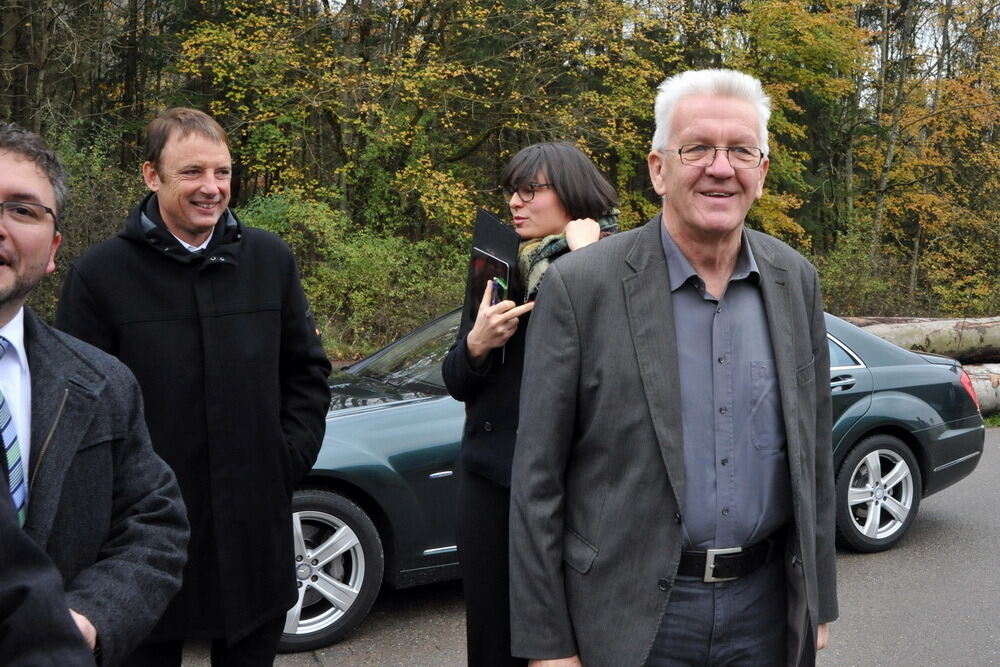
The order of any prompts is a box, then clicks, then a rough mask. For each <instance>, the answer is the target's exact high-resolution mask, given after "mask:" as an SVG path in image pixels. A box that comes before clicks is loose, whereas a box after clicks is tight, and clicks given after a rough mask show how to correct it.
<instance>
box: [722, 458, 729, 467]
mask: <svg viewBox="0 0 1000 667" xmlns="http://www.w3.org/2000/svg"><path fill="white" fill-rule="evenodd" d="M722 465H724V466H726V465H729V459H728V458H726V459H722Z"/></svg>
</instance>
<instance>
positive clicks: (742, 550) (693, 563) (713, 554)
mask: <svg viewBox="0 0 1000 667" xmlns="http://www.w3.org/2000/svg"><path fill="white" fill-rule="evenodd" d="M776 546H777V545H776V543H775V540H774V538H768V539H766V540H761V541H760V542H758V543H757V544H754V545H752V546H749V547H730V548H727V549H708V550H707V551H682V552H681V562H680V565H679V566H678V567H677V574H678V575H679V576H682V577H702V578H703V580H704V581H705V582H707V583H712V582H716V581H732V580H733V579H739V578H740V577H745V576H747V575H748V574H750V573H751V572H754V571H756V570H758V569H760V568H761V567H762V566H763V565H764V564H766V563H768V562H769V561H770V560H771V557H772V556H773V555H774V553H775V552H776V551H777V549H776V548H775V547H776Z"/></svg>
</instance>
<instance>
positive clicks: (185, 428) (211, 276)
mask: <svg viewBox="0 0 1000 667" xmlns="http://www.w3.org/2000/svg"><path fill="white" fill-rule="evenodd" d="M56 326H57V327H59V328H61V329H63V330H65V331H67V332H69V333H71V334H73V335H74V336H77V337H79V338H82V339H83V340H85V341H88V342H90V343H92V344H94V345H96V346H97V347H99V348H101V349H103V350H105V351H107V352H110V353H111V354H113V355H115V356H117V357H118V358H120V359H121V360H122V361H123V362H125V364H126V365H128V366H129V368H131V370H132V372H133V373H134V374H135V376H136V378H137V379H138V381H139V385H140V386H141V388H142V393H143V398H144V400H145V404H146V417H147V422H148V425H149V431H150V435H151V437H152V441H153V446H154V448H155V449H156V451H157V453H159V455H160V456H161V457H163V459H164V460H165V461H166V462H167V463H168V464H170V466H171V467H172V468H173V469H174V471H175V472H176V474H177V479H178V482H179V484H180V487H181V493H182V495H183V497H184V501H185V503H186V505H187V507H188V513H189V518H190V521H191V542H190V545H189V560H188V565H187V567H186V568H185V570H184V584H183V587H182V588H181V591H180V593H178V595H177V597H175V598H174V600H173V602H172V603H171V605H170V607H169V608H168V609H167V612H166V613H165V614H164V616H163V618H162V619H161V621H160V624H159V625H158V626H157V629H156V630H155V631H154V632H153V634H152V635H151V639H163V640H166V639H179V638H199V637H225V638H227V639H229V640H235V639H239V638H241V637H243V636H245V635H246V634H247V633H248V632H250V631H252V630H254V629H255V628H256V627H258V626H259V625H261V624H262V623H263V622H265V621H267V620H269V619H271V618H273V617H275V616H276V615H279V614H281V613H282V612H284V611H285V610H286V609H288V608H289V607H290V606H291V605H292V604H293V603H294V602H295V599H296V595H297V593H296V587H295V574H294V554H293V546H292V526H291V496H292V490H293V486H294V484H295V483H296V482H297V481H298V480H300V479H301V478H302V477H303V476H304V475H305V474H306V473H307V472H308V471H309V469H310V468H311V467H312V464H313V462H314V461H315V459H316V455H317V454H318V452H319V447H320V443H321V441H322V437H323V431H324V428H325V415H326V412H327V408H328V406H329V400H330V394H329V388H328V385H327V379H326V378H327V376H328V375H329V372H330V363H329V361H328V360H327V358H326V355H325V354H324V352H323V348H322V345H321V344H320V341H319V338H318V336H317V334H316V328H315V324H314V322H313V318H312V316H311V315H310V313H309V311H308V308H307V305H306V299H305V295H304V293H303V291H302V286H301V284H300V281H299V274H298V269H297V267H296V265H295V261H294V259H293V257H292V254H291V251H290V250H289V249H288V246H287V245H285V243H284V242H282V241H281V240H280V239H279V238H278V237H276V236H274V235H273V234H270V233H269V232H265V231H262V230H258V229H251V228H246V227H243V226H242V224H241V223H240V222H239V221H238V220H237V218H236V217H235V215H233V214H232V213H231V212H230V211H227V212H226V214H225V215H223V216H222V217H221V218H220V220H219V222H218V224H217V225H216V229H215V231H214V233H213V236H212V240H211V242H210V243H209V246H208V248H207V249H206V250H205V251H204V253H203V254H202V253H190V252H188V251H187V250H186V249H184V248H183V247H182V246H181V245H180V244H179V243H178V242H177V240H176V239H175V238H174V237H173V236H172V235H171V234H170V233H169V232H167V230H166V228H165V227H164V226H163V222H162V220H160V218H159V208H158V205H157V203H156V199H155V195H152V194H151V195H149V196H147V197H146V199H145V200H144V201H143V202H142V203H140V204H139V205H138V206H137V207H136V208H135V209H134V210H133V211H132V213H131V215H130V216H129V218H128V219H127V220H126V222H125V229H124V230H123V231H122V232H121V234H119V236H118V237H116V238H113V239H110V240H108V241H106V242H104V243H101V244H99V245H97V246H95V247H93V248H91V249H90V250H89V251H87V252H86V253H84V255H83V256H82V257H80V258H79V259H78V260H77V261H76V262H75V263H74V265H73V266H72V267H71V269H70V271H69V273H68V275H67V277H66V282H65V284H64V286H63V291H62V296H61V298H60V302H59V306H58V310H57V314H56Z"/></svg>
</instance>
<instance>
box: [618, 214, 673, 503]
mask: <svg viewBox="0 0 1000 667" xmlns="http://www.w3.org/2000/svg"><path fill="white" fill-rule="evenodd" d="M661 224H662V223H661V216H660V215H657V216H656V217H654V218H653V219H652V220H650V221H649V222H648V223H646V225H645V226H644V227H642V228H641V229H640V230H639V233H638V234H636V235H635V240H634V242H633V244H632V247H631V248H630V249H629V251H628V252H627V253H626V255H625V263H626V264H627V265H628V266H629V268H631V269H632V273H631V274H628V275H626V276H625V278H624V279H623V280H622V287H623V289H624V294H625V308H626V311H627V312H628V325H629V329H630V331H631V333H632V344H633V345H634V346H635V351H636V358H637V361H638V364H639V375H640V376H641V379H642V384H643V388H644V390H645V392H644V393H645V395H646V401H647V404H648V407H649V414H650V418H651V419H652V421H653V429H654V431H655V433H656V439H657V441H658V443H659V447H660V455H661V456H662V457H663V464H664V465H665V466H666V468H667V476H668V477H669V479H670V486H671V488H672V489H673V492H674V499H675V500H676V502H677V506H678V507H681V508H682V510H681V511H682V512H683V500H684V437H683V427H682V423H683V422H682V419H681V394H680V382H679V381H678V380H679V379H678V371H677V369H678V360H677V337H676V334H675V331H674V313H673V306H672V302H671V298H670V282H669V280H670V279H669V276H668V275H667V262H666V260H665V259H664V257H663V248H662V245H661V242H660V225H661Z"/></svg>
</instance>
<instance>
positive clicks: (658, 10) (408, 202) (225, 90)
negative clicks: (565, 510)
mask: <svg viewBox="0 0 1000 667" xmlns="http://www.w3.org/2000/svg"><path fill="white" fill-rule="evenodd" d="M0 7H2V9H0V118H5V119H9V120H14V121H16V122H18V123H20V124H22V125H24V126H26V127H29V128H31V129H34V130H36V131H38V132H41V133H42V134H44V135H45V136H46V137H47V138H48V139H49V140H50V141H51V142H52V144H53V145H54V146H55V147H57V149H58V151H59V152H60V154H61V155H62V156H63V158H64V159H65V161H66V163H67V165H68V167H69V169H70V171H71V174H72V199H71V204H70V206H69V209H68V211H66V214H65V217H64V219H63V220H62V222H61V225H62V231H63V234H64V237H65V239H64V243H63V246H62V249H61V251H60V261H59V263H60V269H59V272H57V274H56V276H55V277H54V278H50V279H49V280H48V281H47V282H45V283H43V285H44V290H43V291H40V292H38V293H37V294H36V295H35V296H34V297H33V301H34V306H35V308H36V309H38V310H40V311H41V312H42V313H43V314H46V315H51V313H52V311H53V309H54V305H55V302H56V299H57V296H58V289H59V285H60V284H61V281H62V271H64V270H65V267H66V266H67V265H68V264H69V263H70V262H71V261H72V260H73V259H74V258H75V257H76V256H77V255H78V254H79V253H80V252H82V251H83V250H84V249H86V248H87V247H89V246H90V245H92V244H94V243H96V242H98V241H101V240H103V239H106V238H109V237H111V236H112V235H114V234H115V233H117V231H118V230H119V229H120V225H121V220H122V219H123V217H124V216H125V214H126V212H127V210H128V209H129V208H130V207H131V206H133V205H134V204H135V203H136V202H137V201H138V199H139V198H140V197H141V196H142V194H143V191H144V187H143V185H142V181H141V178H140V176H139V166H140V164H141V162H142V148H141V147H142V143H143V138H142V130H143V128H144V126H145V125H146V123H148V121H149V120H150V119H151V118H152V117H153V116H154V115H155V114H156V113H157V112H159V111H161V110H162V109H164V108H167V107H169V106H175V105H185V106H193V107H197V108H200V109H204V110H206V111H208V112H209V113H211V114H212V115H214V116H215V117H216V118H217V119H218V120H219V121H220V122H221V123H222V125H223V126H224V127H225V128H226V129H227V131H228V132H229V136H230V142H231V147H232V151H233V155H234V159H235V170H234V180H233V204H234V205H235V206H236V207H237V212H238V214H239V215H240V217H241V218H242V220H243V221H244V222H245V223H247V224H249V225H252V226H259V227H264V228H267V229H270V230H272V231H274V232H277V233H278V234H280V235H281V236H282V237H283V238H285V240H286V241H288V243H289V244H290V245H291V247H292V249H293V251H294V252H295V254H296V257H297V259H298V261H299V264H300V268H301V270H302V274H303V279H304V284H305V287H306V290H307V293H308V296H309V299H310V302H311V304H312V307H313V310H314V311H315V313H316V315H317V321H318V324H319V326H320V328H321V330H322V331H323V333H324V340H325V343H326V345H327V348H328V351H329V352H330V353H331V355H333V356H336V357H353V356H357V355H360V354H363V353H367V352H370V351H372V350H373V349H375V348H377V347H379V346H381V345H382V344H385V343H387V342H389V341H390V340H392V339H393V338H395V337H396V336H398V335H400V334H402V333H404V332H406V331H408V330H409V329H411V328H413V327H414V326H416V325H417V324H419V323H421V322H423V321H425V320H427V319H429V318H430V317H432V316H434V315H437V314H440V313H443V312H445V311H447V310H449V309H451V308H453V307H455V306H457V305H458V304H459V303H460V301H461V299H462V295H463V292H464V282H465V266H466V261H467V256H468V255H467V253H468V249H469V238H470V236H469V235H470V230H471V222H472V219H473V217H474V210H475V207H476V206H483V207H485V208H488V209H491V210H494V211H495V212H497V213H506V205H505V201H504V200H503V198H502V197H501V196H500V194H499V193H498V192H497V191H496V188H495V186H496V184H497V182H498V180H499V177H500V172H501V170H502V168H503V165H504V164H505V162H506V161H507V160H508V159H509V158H510V156H511V155H512V154H513V153H514V152H516V151H517V150H518V149H520V148H521V147H523V146H526V145H528V144H530V143H532V142H535V141H541V140H551V139H563V140H568V141H572V142H575V143H577V144H578V145H579V146H580V147H581V148H582V149H584V150H585V151H586V152H587V153H588V154H590V155H591V156H592V157H593V158H594V160H595V161H596V162H597V163H598V164H599V166H600V167H601V169H602V171H604V173H605V174H606V175H607V176H608V177H609V179H610V180H611V182H612V183H613V184H614V185H615V187H616V188H617V190H618V192H619V194H620V197H621V200H622V206H621V210H622V216H621V222H622V226H623V228H625V229H628V228H631V227H635V226H637V225H639V224H641V223H642V222H644V221H645V220H647V219H648V218H649V217H650V216H651V215H653V214H654V213H655V212H656V210H657V208H658V201H657V198H656V196H655V193H653V192H652V190H651V188H650V186H649V181H648V176H647V173H646V166H645V161H646V154H647V152H648V150H649V142H650V138H651V136H652V131H653V120H652V102H653V97H654V95H655V87H656V85H657V84H658V83H659V82H660V81H662V80H663V79H664V78H666V77H667V76H670V75H671V74H674V73H676V72H679V71H682V70H684V69H689V68H700V67H720V66H721V67H733V68H737V69H741V70H744V71H746V72H749V73H752V74H754V75H755V76H757V77H759V78H760V79H761V80H762V81H763V82H764V84H765V88H766V89H767V91H768V93H769V94H770V95H771V97H772V98H773V102H774V107H775V111H774V115H773V116H772V120H771V133H772V135H771V141H770V146H771V153H770V160H771V168H770V171H769V173H768V179H767V184H766V185H767V188H766V190H767V191H766V194H765V196H764V197H763V198H762V200H761V201H760V202H759V203H758V204H757V205H756V206H755V207H754V208H753V209H752V210H751V213H750V218H749V221H748V222H749V224H750V225H751V226H752V227H755V228H758V229H762V230H764V231H767V232H769V233H771V234H774V235H776V236H778V237H780V238H782V239H783V240H785V241H787V242H788V243H790V244H791V245H793V246H794V247H796V248H798V249H799V250H800V251H802V252H803V253H804V254H806V255H807V256H808V257H809V258H810V259H811V260H812V261H813V262H814V263H816V265H817V266H818V267H819V269H820V274H821V278H822V282H823V288H824V293H825V298H826V305H827V309H828V310H830V311H831V312H833V313H835V314H839V315H910V316H919V315H922V316H951V317H974V316H986V315H997V314H1000V171H998V168H997V167H998V165H1000V0H994V1H986V2H983V1H978V2H977V1H970V0H942V1H938V2H918V1H912V0H883V1H881V2H866V3H858V2H840V1H838V0H829V1H827V2H795V1H791V0H774V1H759V0H747V1H740V0H733V1H729V2H723V1H720V0H683V1H673V2H667V1H642V0H525V1H521V0H508V1H506V2H501V1H489V0H439V1H433V2H429V1H424V0H408V1H402V2H386V1H380V0H348V1H344V2H338V1H337V0H308V1H302V0H284V1H283V2H279V1H277V0H238V1H234V0H2V5H0ZM123 279H127V277H125V276H123Z"/></svg>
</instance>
